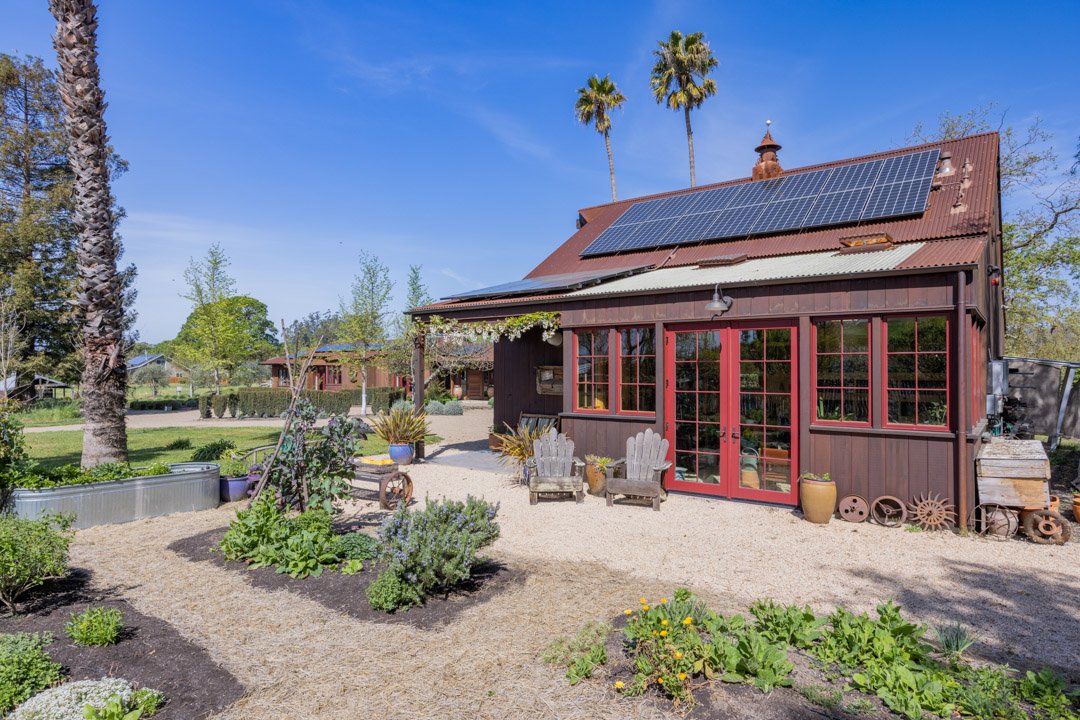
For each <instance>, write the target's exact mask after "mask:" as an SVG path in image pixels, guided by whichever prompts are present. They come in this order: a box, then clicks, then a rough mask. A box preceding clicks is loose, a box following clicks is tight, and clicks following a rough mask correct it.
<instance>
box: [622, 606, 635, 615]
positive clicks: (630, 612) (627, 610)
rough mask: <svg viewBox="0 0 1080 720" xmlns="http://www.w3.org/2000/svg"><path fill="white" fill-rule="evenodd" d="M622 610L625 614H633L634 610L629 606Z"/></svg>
mask: <svg viewBox="0 0 1080 720" xmlns="http://www.w3.org/2000/svg"><path fill="white" fill-rule="evenodd" d="M623 612H624V613H626V614H627V615H633V614H634V611H633V610H631V609H630V608H627V609H626V610H624V611H623Z"/></svg>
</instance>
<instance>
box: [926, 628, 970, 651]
mask: <svg viewBox="0 0 1080 720" xmlns="http://www.w3.org/2000/svg"><path fill="white" fill-rule="evenodd" d="M934 634H935V635H937V640H938V645H939V646H940V647H941V651H942V652H943V653H945V654H946V655H949V656H951V657H955V658H959V657H960V656H962V655H963V654H964V653H966V652H967V651H968V649H969V648H970V647H971V646H972V645H974V644H975V636H974V635H972V634H971V633H970V632H968V630H967V628H965V627H964V626H963V625H961V624H960V623H954V624H953V625H938V626H937V627H935V628H934Z"/></svg>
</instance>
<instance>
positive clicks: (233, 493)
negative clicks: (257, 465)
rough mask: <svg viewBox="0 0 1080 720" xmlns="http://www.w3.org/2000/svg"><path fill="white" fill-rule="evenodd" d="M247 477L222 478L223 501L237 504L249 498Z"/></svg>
mask: <svg viewBox="0 0 1080 720" xmlns="http://www.w3.org/2000/svg"><path fill="white" fill-rule="evenodd" d="M247 493H248V478H247V475H244V476H243V477H238V478H221V501H222V502H236V501H238V500H245V499H247V496H248V494H247Z"/></svg>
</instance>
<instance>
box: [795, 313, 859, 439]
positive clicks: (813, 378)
mask: <svg viewBox="0 0 1080 720" xmlns="http://www.w3.org/2000/svg"><path fill="white" fill-rule="evenodd" d="M819 320H820V321H822V322H843V321H845V320H862V321H865V322H866V372H867V374H868V375H869V377H868V379H867V382H866V407H867V412H866V420H865V421H861V420H824V419H822V418H819V417H818V414H817V408H818V403H817V393H818V390H819V388H818V382H817V358H818V350H817V326H818V321H819ZM873 330H874V329H873V321H872V320H871V318H870V317H855V316H850V317H823V318H814V319H811V320H810V350H811V359H810V390H811V392H812V395H813V401H812V402H811V413H812V414H813V418H812V420H811V424H812V425H828V426H830V427H858V428H867V427H870V426H871V425H872V424H873V417H874V392H873V386H874V378H873V373H872V372H871V369H872V368H873V362H874V352H873V350H874V337H873V335H874V331H873ZM842 338H843V333H842V332H841V343H843V339H842ZM842 348H843V345H842V344H841V352H840V353H839V357H840V362H841V363H843V361H844V360H843V358H844V355H846V354H849V353H845V352H843V350H842ZM825 354H826V355H835V354H836V353H825ZM850 354H851V355H855V354H857V353H850ZM829 389H830V390H832V389H836V388H829ZM839 389H840V392H841V393H843V391H844V390H845V389H847V388H844V387H841V388H839ZM850 389H857V388H850Z"/></svg>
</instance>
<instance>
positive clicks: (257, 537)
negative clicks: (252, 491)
mask: <svg viewBox="0 0 1080 720" xmlns="http://www.w3.org/2000/svg"><path fill="white" fill-rule="evenodd" d="M219 547H220V549H221V551H222V553H223V554H224V555H225V558H226V559H228V560H242V561H244V562H246V563H247V564H248V566H249V567H251V568H252V569H255V568H260V567H273V568H274V569H276V570H277V572H279V573H286V574H288V575H289V576H290V577H293V578H297V579H300V578H305V577H308V576H309V575H311V576H315V577H318V576H319V575H321V574H322V572H323V570H325V569H326V568H328V567H335V566H337V565H339V564H340V563H341V561H342V560H343V559H346V560H348V559H350V558H344V557H343V556H342V555H341V543H340V540H339V538H338V536H336V535H334V533H333V530H332V528H331V522H330V514H329V513H328V512H326V511H325V510H323V509H322V508H312V509H310V510H308V511H307V512H304V513H301V514H299V515H295V516H290V515H289V514H288V513H286V512H285V511H284V510H282V509H280V508H278V507H277V506H276V505H275V504H274V502H273V500H271V499H270V498H269V496H268V495H263V496H262V497H260V498H259V499H258V500H257V501H256V502H255V503H254V504H252V506H251V507H250V508H247V509H244V510H241V511H240V512H238V513H237V514H236V519H234V520H233V521H232V523H230V525H229V529H228V530H226V531H225V537H223V538H222V540H221V544H220V546H219Z"/></svg>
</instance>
